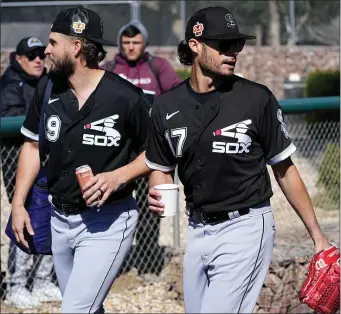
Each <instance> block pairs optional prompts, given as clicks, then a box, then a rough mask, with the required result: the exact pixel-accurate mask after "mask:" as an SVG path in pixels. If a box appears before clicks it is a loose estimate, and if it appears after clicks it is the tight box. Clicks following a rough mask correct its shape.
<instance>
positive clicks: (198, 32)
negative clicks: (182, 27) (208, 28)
mask: <svg viewBox="0 0 341 314" xmlns="http://www.w3.org/2000/svg"><path fill="white" fill-rule="evenodd" d="M203 30H204V24H202V23H199V22H197V24H195V25H194V26H193V33H194V35H195V37H199V36H201V35H202V32H203Z"/></svg>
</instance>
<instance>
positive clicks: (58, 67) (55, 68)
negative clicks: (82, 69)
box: [50, 54, 76, 77]
mask: <svg viewBox="0 0 341 314" xmlns="http://www.w3.org/2000/svg"><path fill="white" fill-rule="evenodd" d="M51 61H52V60H51ZM51 63H52V65H51V68H50V72H51V74H55V75H58V76H64V77H69V76H71V75H72V74H74V73H75V68H76V65H75V63H74V62H73V61H72V60H71V58H70V57H69V56H68V55H67V54H64V56H63V57H62V58H61V59H59V60H53V61H52V62H51Z"/></svg>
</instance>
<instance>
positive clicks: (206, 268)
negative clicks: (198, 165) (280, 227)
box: [183, 202, 276, 313]
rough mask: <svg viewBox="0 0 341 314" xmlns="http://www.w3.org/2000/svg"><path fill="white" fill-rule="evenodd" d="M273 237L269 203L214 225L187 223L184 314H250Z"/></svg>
mask: <svg viewBox="0 0 341 314" xmlns="http://www.w3.org/2000/svg"><path fill="white" fill-rule="evenodd" d="M275 232H276V229H275V222H274V217H273V213H272V210H271V206H270V202H265V203H264V204H260V205H259V206H256V207H253V208H250V213H249V214H248V215H244V216H240V217H238V218H234V219H232V220H229V221H226V222H223V223H219V224H216V225H203V224H200V223H196V222H195V221H194V220H193V219H192V218H189V224H188V234H187V247H186V252H185V257H184V273H183V277H184V279H183V280H184V283H183V284H184V300H185V311H186V313H252V312H253V309H254V307H255V305H256V302H257V299H258V296H259V294H260V291H261V288H262V285H263V283H264V280H265V278H266V275H267V272H268V269H269V265H270V262H271V258H272V251H273V245H274V239H275Z"/></svg>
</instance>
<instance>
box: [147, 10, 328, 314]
mask: <svg viewBox="0 0 341 314" xmlns="http://www.w3.org/2000/svg"><path fill="white" fill-rule="evenodd" d="M254 38H255V37H254V36H250V35H245V34H242V33H241V32H240V31H239V28H238V25H237V21H236V19H235V17H234V16H233V14H232V13H231V12H230V11H229V10H227V9H225V8H223V7H207V8H205V9H202V10H200V11H198V12H196V13H195V14H194V15H193V16H192V17H191V18H190V19H189V21H188V24H187V28H186V34H185V41H183V42H181V43H180V44H179V46H178V56H179V59H180V62H181V63H182V64H183V65H185V66H191V77H190V79H188V80H186V81H184V82H183V83H182V84H180V85H179V86H177V87H175V88H173V89H171V90H170V91H168V92H166V93H165V94H163V95H161V96H159V97H157V98H156V100H155V102H154V105H153V109H152V114H151V119H152V127H151V132H150V138H149V142H148V148H147V152H146V164H147V165H148V167H149V168H151V169H153V170H154V171H153V172H152V174H151V176H150V187H151V188H150V191H149V204H150V209H151V210H152V211H154V212H157V213H160V212H162V211H163V209H164V204H163V203H162V199H161V200H160V197H161V194H159V192H157V191H156V190H155V189H154V188H153V186H155V185H156V184H162V183H172V182H173V180H172V171H174V169H175V168H176V166H178V174H179V178H180V180H181V182H182V183H183V185H184V192H185V196H186V214H187V215H188V217H189V218H188V233H187V247H186V252H185V258H184V275H183V285H184V299H185V310H186V312H187V313H252V312H253V309H254V307H255V305H256V301H257V298H258V296H259V293H260V291H261V288H262V285H263V282H264V280H265V277H266V274H267V272H268V268H269V264H270V261H271V257H272V251H273V245H274V238H275V222H274V216H273V213H272V209H271V205H270V198H271V196H272V195H273V193H272V190H271V184H270V177H269V174H268V172H267V168H266V165H270V166H271V167H272V170H273V172H274V175H275V177H276V179H277V182H278V184H279V185H280V187H281V189H282V191H283V193H284V194H285V196H286V197H287V199H288V201H289V203H290V204H291V205H292V207H293V209H294V210H295V211H296V213H297V214H298V215H299V217H300V218H301V219H302V221H303V223H304V224H305V226H306V228H307V230H308V232H309V234H310V235H311V238H312V240H313V242H314V245H315V251H316V252H319V251H321V250H323V249H326V248H329V247H330V246H331V245H330V243H329V242H328V240H327V239H326V237H325V236H324V235H323V233H322V231H321V229H320V227H319V225H318V222H317V220H316V217H315V214H314V210H313V207H312V204H311V201H310V198H309V195H308V193H307V189H306V187H305V185H304V183H303V182H302V180H301V177H300V175H299V173H298V171H297V169H296V167H295V165H294V164H293V162H292V160H291V158H290V156H291V154H293V153H294V151H295V150H296V147H295V146H294V144H293V143H292V142H291V140H290V137H289V134H288V132H287V129H286V126H285V123H284V120H283V115H282V111H281V108H280V106H279V104H278V102H277V100H276V98H275V96H274V95H273V94H272V93H271V91H270V90H269V89H268V88H267V87H266V86H264V85H261V84H258V83H255V82H252V81H249V80H246V79H244V78H241V77H238V76H236V75H234V74H233V71H234V68H235V66H236V62H237V57H238V54H239V53H240V52H241V51H242V49H243V47H244V44H245V41H246V40H248V39H254Z"/></svg>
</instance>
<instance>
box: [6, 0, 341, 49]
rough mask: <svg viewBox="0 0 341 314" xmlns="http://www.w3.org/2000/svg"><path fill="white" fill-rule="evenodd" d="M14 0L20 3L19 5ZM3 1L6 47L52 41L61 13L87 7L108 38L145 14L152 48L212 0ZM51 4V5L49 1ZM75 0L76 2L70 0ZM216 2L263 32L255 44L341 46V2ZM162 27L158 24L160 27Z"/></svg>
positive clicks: (174, 40) (173, 39)
mask: <svg viewBox="0 0 341 314" xmlns="http://www.w3.org/2000/svg"><path fill="white" fill-rule="evenodd" d="M13 2H18V3H20V4H19V5H16V4H13ZM39 2H40V3H43V4H42V5H41V4H39V6H38V5H37V2H34V1H30V2H29V3H25V1H3V4H2V6H3V8H2V13H3V14H2V21H1V24H2V25H1V46H2V48H13V47H15V45H16V44H17V42H18V41H19V40H20V39H21V38H23V37H26V36H32V35H34V36H38V37H40V38H41V39H42V40H43V41H44V42H47V38H48V34H49V31H50V26H51V23H52V21H53V20H54V18H55V16H56V14H57V13H59V12H60V11H62V10H64V9H66V8H70V7H75V6H76V5H84V6H86V7H88V8H89V9H92V10H94V11H96V12H98V13H99V14H100V16H101V17H102V19H103V22H104V37H105V38H110V39H115V38H116V35H117V32H118V30H119V29H120V27H121V26H122V25H123V24H125V23H127V22H128V21H129V20H130V19H132V18H139V19H140V20H141V21H142V23H144V24H145V26H146V28H147V29H148V31H149V44H150V45H152V46H170V45H177V44H178V42H179V40H180V39H183V37H184V25H185V24H186V22H187V20H188V18H189V17H190V16H191V15H192V14H193V13H194V12H196V11H197V10H199V9H201V8H203V7H206V6H208V2H207V1H194V0H187V1H175V0H174V1H168V0H167V1H154V0H148V1H128V0H126V1H124V0H123V1H100V0H95V1H80V0H79V1H39ZM44 2H45V4H44ZM67 2H69V3H70V5H67V4H66V3H67ZM290 2H291V1H285V0H279V1H264V0H262V1H240V0H231V1H216V0H210V2H209V5H220V6H225V7H227V8H229V9H230V10H231V11H232V13H233V14H234V15H235V16H236V19H237V21H238V24H239V26H240V28H241V29H242V31H243V32H246V33H247V32H249V33H252V34H254V35H257V37H258V39H257V41H251V42H250V44H251V45H252V44H256V43H258V44H261V45H269V44H273V43H280V44H283V45H286V44H288V43H289V44H300V45H306V44H309V45H320V44H322V45H338V44H339V38H340V30H339V21H340V5H339V2H338V1H333V0H325V1H323V2H321V1H316V0H302V1H297V0H296V1H292V2H291V4H290ZM155 25H157V27H155Z"/></svg>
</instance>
